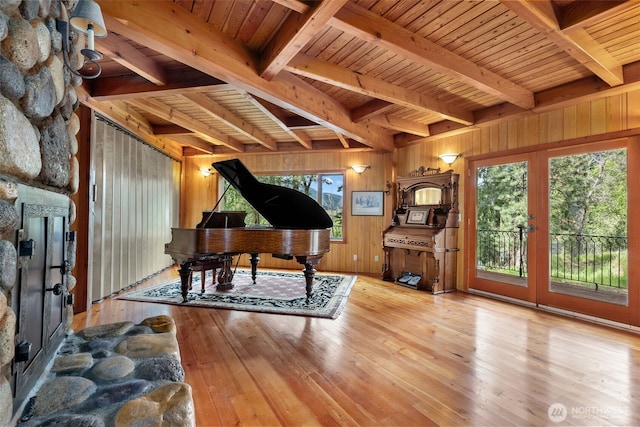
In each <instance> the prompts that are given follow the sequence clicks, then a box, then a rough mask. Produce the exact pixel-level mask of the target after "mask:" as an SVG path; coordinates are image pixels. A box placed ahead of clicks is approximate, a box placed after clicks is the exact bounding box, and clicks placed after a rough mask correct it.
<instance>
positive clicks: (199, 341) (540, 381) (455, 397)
mask: <svg viewBox="0 0 640 427" xmlns="http://www.w3.org/2000/svg"><path fill="white" fill-rule="evenodd" d="M176 276H177V274H176V272H175V270H174V269H170V270H167V271H166V272H164V273H162V274H160V275H158V276H156V277H154V278H153V279H152V280H151V282H154V283H157V282H161V281H166V280H169V278H173V277H176ZM140 286H145V285H144V284H143V285H140ZM158 314H168V315H171V316H172V317H173V318H174V319H175V322H176V324H177V327H178V341H179V343H180V351H181V356H182V364H183V366H184V369H185V374H186V380H185V381H186V382H187V383H189V384H190V385H191V386H192V388H193V397H194V402H195V406H196V420H197V425H198V426H231V425H267V426H275V425H289V426H303V425H304V426H311V425H327V426H331V425H366V426H379V425H392V426H410V425H415V426H418V425H419V426H425V425H444V426H452V425H473V426H507V425H509V426H511V425H640V405H638V400H639V398H640V363H639V362H640V335H639V334H636V333H634V332H629V331H625V330H621V329H616V328H611V327H607V326H602V325H597V324H592V323H588V322H583V321H580V320H575V319H571V318H568V317H562V316H559V315H555V314H551V313H547V312H543V311H539V310H536V309H532V308H528V307H521V306H517V305H512V304H508V303H505V302H500V301H495V300H491V299H487V298H484V297H481V296H476V295H469V294H465V293H461V292H457V293H448V294H441V295H436V296H434V295H430V294H428V293H426V292H420V291H415V290H412V289H408V288H404V287H401V286H398V285H394V284H392V283H387V282H383V281H381V280H377V279H374V278H370V277H364V276H360V277H359V278H358V280H357V282H356V284H355V285H354V288H353V290H352V291H351V295H350V297H349V301H348V303H347V305H346V307H345V308H344V310H343V312H342V314H341V315H340V317H338V318H337V319H336V320H327V319H314V318H305V317H296V316H284V315H274V314H258V313H247V312H239V311H228V310H215V309H206V308H188V307H179V306H170V305H162V304H151V303H140V302H132V301H122V300H117V299H109V300H106V301H104V302H102V303H100V304H96V305H94V306H93V307H92V308H91V309H90V311H88V312H86V313H81V314H77V315H76V316H75V317H74V321H73V328H74V329H76V330H79V329H82V328H84V327H86V326H91V325H97V324H105V323H112V322H118V321H123V320H131V321H134V322H139V321H141V320H143V319H144V318H146V317H149V316H155V315H158ZM563 410H564V412H563ZM563 416H564V418H563ZM555 421H559V422H555Z"/></svg>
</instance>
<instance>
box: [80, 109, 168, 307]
mask: <svg viewBox="0 0 640 427" xmlns="http://www.w3.org/2000/svg"><path fill="white" fill-rule="evenodd" d="M92 129H93V131H94V134H93V137H92V142H93V146H92V150H91V153H92V156H91V157H92V158H91V163H92V164H91V170H92V171H93V174H92V175H93V181H94V183H95V186H93V190H92V191H90V194H91V195H92V196H93V200H94V203H93V204H90V206H92V209H91V214H90V217H89V230H90V234H91V239H90V242H89V248H90V249H89V252H90V253H89V265H90V272H89V280H90V283H89V284H88V292H89V293H90V295H89V296H88V298H89V300H90V301H96V300H98V299H100V298H103V297H105V296H108V295H110V294H112V293H113V292H116V291H118V290H120V289H122V288H124V287H126V286H128V285H130V284H133V283H136V282H137V281H139V280H141V279H144V278H145V277H148V276H149V275H152V274H154V273H156V272H158V271H160V270H162V269H163V268H165V267H167V266H169V265H171V264H172V263H173V262H172V260H171V258H170V257H169V256H167V255H165V254H164V244H165V243H167V242H169V241H170V240H171V227H175V226H177V222H178V210H179V194H180V191H179V185H180V184H179V183H180V163H179V162H176V161H175V160H172V159H170V158H169V157H167V156H166V155H165V154H162V153H160V152H159V151H157V150H156V149H154V148H152V147H150V146H148V145H146V144H142V143H140V141H139V140H138V139H136V138H133V137H132V136H130V135H129V134H127V133H125V132H123V131H122V130H120V129H119V128H116V127H114V126H112V125H110V124H108V123H106V122H105V121H103V120H98V119H95V118H94V120H93V123H92Z"/></svg>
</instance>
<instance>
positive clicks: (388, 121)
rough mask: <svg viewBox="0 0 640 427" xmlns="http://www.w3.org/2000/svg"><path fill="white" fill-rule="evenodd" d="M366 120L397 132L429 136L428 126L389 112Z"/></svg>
mask: <svg viewBox="0 0 640 427" xmlns="http://www.w3.org/2000/svg"><path fill="white" fill-rule="evenodd" d="M368 122H369V123H374V124H376V125H378V126H382V127H384V128H389V129H393V130H397V131H399V132H406V133H410V134H412V135H420V136H429V126H427V125H425V124H422V123H416V122H413V121H411V120H406V119H403V118H402V117H397V116H392V115H389V114H381V115H379V116H375V117H372V118H370V119H369V120H368Z"/></svg>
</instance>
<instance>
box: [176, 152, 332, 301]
mask: <svg viewBox="0 0 640 427" xmlns="http://www.w3.org/2000/svg"><path fill="white" fill-rule="evenodd" d="M212 166H213V167H214V168H215V169H216V171H218V172H219V173H220V175H222V176H223V177H224V178H225V179H226V180H227V182H229V184H230V185H232V186H233V187H234V188H235V189H236V190H238V192H239V193H240V194H241V195H242V196H243V197H244V198H245V199H246V200H247V202H249V204H251V206H253V207H254V208H255V209H256V210H257V211H258V212H259V213H260V214H261V215H262V216H263V217H264V218H265V219H266V220H267V221H268V222H269V223H270V224H271V226H270V227H269V226H258V227H247V226H244V221H238V216H237V215H235V214H234V213H233V212H224V211H223V212H215V208H214V209H213V210H212V211H205V212H204V213H203V220H202V221H201V222H200V223H199V224H198V225H197V226H196V227H195V228H172V229H171V242H169V243H167V244H166V245H165V250H164V252H165V253H166V254H168V255H171V257H172V258H173V260H174V261H175V262H176V263H177V264H178V265H179V266H180V268H179V270H178V272H179V273H180V282H181V291H182V298H183V302H186V301H187V295H188V292H189V286H190V278H191V274H192V266H194V265H197V264H203V263H209V264H212V265H217V266H219V267H220V270H219V273H218V289H229V288H231V287H233V283H232V280H233V271H232V269H231V265H232V260H233V256H235V255H239V254H242V253H248V254H250V255H251V275H252V278H253V281H254V283H255V280H256V269H257V265H258V262H259V258H258V254H261V253H269V254H272V255H274V256H276V257H279V258H284V259H293V258H295V259H296V261H297V262H298V263H300V264H302V265H303V266H304V270H303V272H304V277H305V280H306V293H307V299H308V298H310V297H311V295H312V293H313V277H314V275H315V272H316V270H315V266H316V265H317V264H318V263H319V262H320V260H321V259H322V256H323V255H324V254H325V253H327V252H329V243H330V238H331V237H330V232H331V227H332V226H333V221H332V220H331V217H330V216H329V215H328V214H327V212H326V211H325V210H324V209H323V208H322V206H320V205H319V204H318V202H316V201H315V200H314V199H312V198H311V197H309V196H307V195H306V194H304V193H301V192H299V191H296V190H293V189H291V188H286V187H281V186H278V185H273V184H266V183H262V182H260V181H258V180H257V179H256V177H254V176H253V175H252V174H251V172H249V170H248V169H247V168H246V167H245V166H244V164H242V162H240V160H238V159H232V160H225V161H221V162H216V163H213V165H212ZM242 218H244V217H243V216H242Z"/></svg>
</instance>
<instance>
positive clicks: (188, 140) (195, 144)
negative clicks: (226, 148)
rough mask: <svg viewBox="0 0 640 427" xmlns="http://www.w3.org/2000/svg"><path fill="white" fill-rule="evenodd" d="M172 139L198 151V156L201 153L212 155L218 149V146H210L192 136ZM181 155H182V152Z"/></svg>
mask: <svg viewBox="0 0 640 427" xmlns="http://www.w3.org/2000/svg"><path fill="white" fill-rule="evenodd" d="M172 139H175V140H176V141H178V142H181V143H182V144H184V145H187V146H189V147H191V148H194V149H196V150H198V151H199V154H202V152H204V153H208V154H213V153H214V152H215V149H216V147H219V145H212V144H210V143H208V142H205V141H204V140H202V139H200V138H197V137H196V136H194V135H193V134H190V135H176V136H174V137H173V138H172ZM182 154H183V155H184V150H183V153H182Z"/></svg>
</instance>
